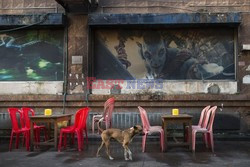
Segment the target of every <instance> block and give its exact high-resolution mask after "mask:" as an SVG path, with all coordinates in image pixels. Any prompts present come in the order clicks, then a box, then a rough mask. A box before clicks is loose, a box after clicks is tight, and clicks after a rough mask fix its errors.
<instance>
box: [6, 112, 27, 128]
mask: <svg viewBox="0 0 250 167" xmlns="http://www.w3.org/2000/svg"><path fill="white" fill-rule="evenodd" d="M8 112H9V114H10V120H11V124H12V130H14V131H18V130H20V129H21V128H20V127H19V125H18V118H17V114H19V119H20V124H21V127H24V122H23V114H22V112H21V111H20V110H19V109H18V108H8Z"/></svg>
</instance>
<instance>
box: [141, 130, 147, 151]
mask: <svg viewBox="0 0 250 167" xmlns="http://www.w3.org/2000/svg"><path fill="white" fill-rule="evenodd" d="M146 140H147V134H145V135H144V136H143V137H142V152H145V146H146Z"/></svg>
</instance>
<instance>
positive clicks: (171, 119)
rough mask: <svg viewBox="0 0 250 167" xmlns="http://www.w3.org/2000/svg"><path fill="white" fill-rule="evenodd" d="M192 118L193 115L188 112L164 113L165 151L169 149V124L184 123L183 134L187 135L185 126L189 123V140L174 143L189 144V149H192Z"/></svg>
mask: <svg viewBox="0 0 250 167" xmlns="http://www.w3.org/2000/svg"><path fill="white" fill-rule="evenodd" d="M192 118H193V116H191V115H187V114H179V115H163V116H161V119H162V127H163V129H164V134H165V151H167V126H168V124H183V135H184V137H185V127H186V125H188V137H189V139H188V141H187V142H185V140H184V142H182V143H177V144H174V145H183V146H189V150H192Z"/></svg>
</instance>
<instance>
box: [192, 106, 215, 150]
mask: <svg viewBox="0 0 250 167" xmlns="http://www.w3.org/2000/svg"><path fill="white" fill-rule="evenodd" d="M216 109H217V106H214V107H212V108H210V109H209V110H208V111H207V112H206V114H205V116H204V119H203V124H202V126H201V127H193V128H192V151H193V152H194V151H195V142H196V133H197V132H200V133H204V134H205V142H206V143H209V146H210V147H211V148H212V152H214V139H213V123H214V117H215V111H216Z"/></svg>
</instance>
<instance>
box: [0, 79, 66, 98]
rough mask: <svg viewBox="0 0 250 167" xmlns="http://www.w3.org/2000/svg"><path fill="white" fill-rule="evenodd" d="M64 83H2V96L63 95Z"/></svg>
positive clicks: (0, 88) (0, 90)
mask: <svg viewBox="0 0 250 167" xmlns="http://www.w3.org/2000/svg"><path fill="white" fill-rule="evenodd" d="M62 93H63V81H22V82H0V94H1V95H9V94H62Z"/></svg>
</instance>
